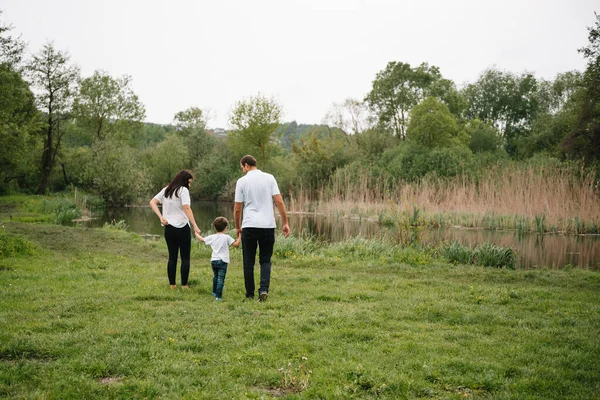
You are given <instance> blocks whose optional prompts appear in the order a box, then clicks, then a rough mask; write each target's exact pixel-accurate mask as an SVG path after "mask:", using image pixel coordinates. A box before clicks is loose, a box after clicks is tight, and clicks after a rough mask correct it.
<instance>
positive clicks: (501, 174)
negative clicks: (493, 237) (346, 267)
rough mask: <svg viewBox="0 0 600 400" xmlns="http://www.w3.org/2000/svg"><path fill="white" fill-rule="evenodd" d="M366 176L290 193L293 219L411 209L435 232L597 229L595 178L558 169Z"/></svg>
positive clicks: (599, 198)
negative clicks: (441, 228) (396, 178)
mask: <svg viewBox="0 0 600 400" xmlns="http://www.w3.org/2000/svg"><path fill="white" fill-rule="evenodd" d="M369 176H370V174H369V171H367V170H358V171H355V174H353V175H350V174H345V175H338V176H336V177H335V178H333V179H332V180H331V182H329V184H328V185H327V186H325V187H323V188H322V189H320V190H319V191H318V192H317V193H311V192H308V191H303V190H300V191H298V192H297V193H293V195H292V197H291V200H290V207H289V208H290V212H313V213H320V214H335V215H338V216H343V217H349V218H352V217H361V218H374V219H380V216H381V215H382V214H385V215H392V216H394V215H396V216H398V215H403V214H407V213H412V212H413V210H414V209H415V207H416V208H417V209H419V210H420V211H421V212H422V214H423V215H424V221H429V223H431V224H438V225H463V226H473V227H487V228H501V229H506V228H514V229H522V230H524V231H536V230H537V231H540V230H541V231H544V232H547V231H566V232H575V233H584V232H585V229H582V228H585V227H587V229H588V231H589V229H590V228H591V231H592V232H593V231H594V229H595V230H596V231H597V230H598V227H599V222H598V221H599V218H600V196H599V191H598V187H597V181H596V177H595V175H594V174H593V172H586V171H583V170H576V171H575V170H573V169H572V168H571V169H567V168H559V167H555V166H544V167H540V166H527V167H520V168H490V169H489V170H488V171H484V172H482V173H481V175H480V176H479V177H478V178H468V177H465V176H459V177H456V178H454V179H446V180H441V179H435V178H434V179H422V180H420V181H418V182H396V183H394V182H393V181H392V180H390V179H385V178H378V179H370V178H369ZM536 223H537V225H538V226H536ZM595 233H598V232H595Z"/></svg>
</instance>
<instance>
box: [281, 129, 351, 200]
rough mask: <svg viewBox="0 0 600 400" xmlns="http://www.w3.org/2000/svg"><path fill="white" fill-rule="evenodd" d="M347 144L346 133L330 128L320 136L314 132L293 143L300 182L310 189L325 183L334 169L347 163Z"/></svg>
mask: <svg viewBox="0 0 600 400" xmlns="http://www.w3.org/2000/svg"><path fill="white" fill-rule="evenodd" d="M348 144H349V140H348V137H347V135H346V134H345V133H343V132H341V131H339V130H330V131H329V132H328V135H327V136H325V137H322V138H319V137H318V134H317V132H315V133H313V134H312V135H311V136H310V137H309V138H306V139H304V138H303V139H300V143H299V144H298V145H296V144H295V143H294V144H293V145H292V151H293V152H294V156H295V157H296V158H297V160H298V163H297V166H296V168H297V169H296V172H297V175H298V177H299V178H300V184H301V185H302V186H303V187H306V188H309V189H311V190H315V189H317V188H319V187H322V186H324V185H325V184H327V182H328V180H329V177H331V175H332V174H333V173H334V171H335V170H336V169H337V168H339V167H342V166H343V165H344V164H346V163H347V160H348V158H349V156H350V154H349V152H348V151H347V150H346V149H347V146H348Z"/></svg>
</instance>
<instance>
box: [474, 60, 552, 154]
mask: <svg viewBox="0 0 600 400" xmlns="http://www.w3.org/2000/svg"><path fill="white" fill-rule="evenodd" d="M464 95H465V97H466V98H467V101H468V104H469V107H468V108H467V111H466V116H467V118H470V119H474V118H477V119H479V120H481V121H484V122H487V123H490V124H492V125H493V126H494V127H495V128H496V129H498V130H499V131H500V132H502V135H503V137H504V140H505V143H504V144H505V148H506V151H507V152H508V153H509V154H511V155H515V154H516V152H517V147H516V144H515V141H516V140H517V139H518V138H519V137H522V136H527V134H528V133H529V131H530V129H531V124H532V123H533V121H534V119H535V117H536V115H537V113H538V112H539V111H540V109H541V103H542V102H541V100H540V96H539V91H538V81H537V79H536V78H535V77H534V76H533V74H531V73H523V74H521V75H516V74H513V73H510V72H504V71H500V70H497V69H493V68H490V69H487V70H485V71H484V72H483V73H482V74H481V75H480V77H479V79H478V80H477V82H475V83H471V84H469V85H467V87H466V88H465V89H464Z"/></svg>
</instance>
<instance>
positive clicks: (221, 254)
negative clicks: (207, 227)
mask: <svg viewBox="0 0 600 400" xmlns="http://www.w3.org/2000/svg"><path fill="white" fill-rule="evenodd" d="M227 224H229V221H227V218H225V217H217V218H215V220H214V222H213V225H214V227H215V230H216V231H217V233H215V234H214V235H209V236H207V237H202V236H200V235H199V234H196V238H197V239H198V240H199V241H201V242H204V243H206V244H207V245H209V246H210V247H212V255H211V257H210V265H211V266H212V270H213V274H214V276H213V288H212V295H213V296H214V297H215V300H223V286H224V285H225V275H226V274H227V265H228V264H229V246H233V247H238V246H239V245H240V236H241V234H240V233H238V237H237V239H236V240H235V241H234V240H233V238H232V237H231V236H229V235H228V234H226V233H225V229H226V228H227Z"/></svg>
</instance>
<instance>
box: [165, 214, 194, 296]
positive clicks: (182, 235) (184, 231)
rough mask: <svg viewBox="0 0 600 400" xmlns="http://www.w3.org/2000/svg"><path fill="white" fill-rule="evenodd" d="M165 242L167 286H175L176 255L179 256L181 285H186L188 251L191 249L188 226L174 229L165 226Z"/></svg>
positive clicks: (188, 274) (188, 272) (188, 269)
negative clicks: (167, 254) (166, 250)
mask: <svg viewBox="0 0 600 400" xmlns="http://www.w3.org/2000/svg"><path fill="white" fill-rule="evenodd" d="M165 241H166V242H167V248H168V249H169V262H168V263H167V275H168V276H169V284H171V285H175V277H176V276H177V254H178V253H179V254H181V285H182V286H186V285H187V284H188V277H189V276H190V251H191V248H192V233H191V230H190V226H189V225H186V226H184V227H183V228H175V227H174V226H171V225H167V226H165Z"/></svg>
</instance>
